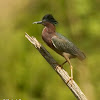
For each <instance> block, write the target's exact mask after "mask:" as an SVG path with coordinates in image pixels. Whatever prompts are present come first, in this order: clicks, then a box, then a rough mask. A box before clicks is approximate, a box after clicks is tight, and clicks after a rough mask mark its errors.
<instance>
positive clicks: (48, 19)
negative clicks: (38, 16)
mask: <svg viewBox="0 0 100 100" xmlns="http://www.w3.org/2000/svg"><path fill="white" fill-rule="evenodd" d="M48 23H51V24H53V25H55V24H57V23H58V22H57V21H56V20H55V19H54V17H53V16H52V15H51V14H47V15H45V16H44V17H43V18H42V21H38V22H33V24H42V25H44V26H46V25H47V24H48Z"/></svg>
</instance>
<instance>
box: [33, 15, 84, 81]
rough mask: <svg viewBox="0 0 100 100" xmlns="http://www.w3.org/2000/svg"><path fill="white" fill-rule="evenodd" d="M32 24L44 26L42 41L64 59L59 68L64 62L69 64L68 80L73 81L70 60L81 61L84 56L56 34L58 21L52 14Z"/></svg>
mask: <svg viewBox="0 0 100 100" xmlns="http://www.w3.org/2000/svg"><path fill="white" fill-rule="evenodd" d="M33 24H42V25H43V26H44V28H43V30H42V39H43V40H44V42H45V43H46V44H47V45H48V46H49V47H50V48H51V49H53V50H54V51H55V52H56V53H58V54H59V55H61V56H62V57H64V58H65V62H64V63H62V64H61V67H63V65H64V64H65V63H66V62H68V63H69V66H70V70H71V77H70V79H69V80H73V66H72V64H71V61H70V59H72V58H78V59H79V60H81V61H82V60H84V59H85V58H86V56H85V54H84V53H83V52H81V51H80V50H79V48H77V47H76V45H75V44H73V43H72V42H71V41H70V40H68V38H67V37H65V36H63V35H61V34H60V33H58V32H56V24H58V21H56V19H55V18H54V17H53V16H52V14H46V15H45V16H43V18H42V21H37V22H33ZM69 80H68V81H69Z"/></svg>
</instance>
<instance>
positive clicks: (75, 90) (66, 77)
mask: <svg viewBox="0 0 100 100" xmlns="http://www.w3.org/2000/svg"><path fill="white" fill-rule="evenodd" d="M25 37H26V38H27V39H28V40H29V41H30V42H31V43H32V44H33V45H34V46H35V47H36V49H37V50H38V51H39V52H40V53H41V55H42V56H43V57H44V58H45V59H46V61H47V62H48V63H49V64H50V65H51V66H52V68H53V69H54V70H55V71H56V72H57V73H58V75H59V76H60V77H61V78H62V80H63V81H64V82H65V84H66V85H67V86H68V87H69V89H70V90H71V91H72V93H73V94H74V95H75V97H76V98H77V99H78V100H87V98H86V96H85V95H84V93H83V92H82V91H81V89H80V88H79V86H78V85H77V84H76V83H75V81H74V80H73V83H72V82H71V81H69V82H68V80H69V75H68V73H67V72H66V71H65V70H64V69H63V68H61V67H60V66H59V64H58V63H57V62H56V61H55V60H54V58H53V57H52V56H51V55H50V53H49V52H48V51H47V50H46V49H45V48H44V47H43V46H42V45H41V44H40V43H39V42H38V41H37V39H36V38H35V37H30V36H29V35H28V34H27V33H25ZM67 82H68V83H67Z"/></svg>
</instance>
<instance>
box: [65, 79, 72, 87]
mask: <svg viewBox="0 0 100 100" xmlns="http://www.w3.org/2000/svg"><path fill="white" fill-rule="evenodd" d="M69 81H71V86H72V84H73V77H69V79H68V80H67V82H66V83H67V84H68V82H69Z"/></svg>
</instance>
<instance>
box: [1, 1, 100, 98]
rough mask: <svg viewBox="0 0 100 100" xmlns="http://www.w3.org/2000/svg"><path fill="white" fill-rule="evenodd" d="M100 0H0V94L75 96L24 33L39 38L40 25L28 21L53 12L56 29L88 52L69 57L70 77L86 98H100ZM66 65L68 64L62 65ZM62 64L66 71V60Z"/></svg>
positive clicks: (5, 96) (24, 96) (13, 96)
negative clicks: (81, 60)
mask: <svg viewBox="0 0 100 100" xmlns="http://www.w3.org/2000/svg"><path fill="white" fill-rule="evenodd" d="M99 5H100V1H99V0H95V1H94V0H91V1H90V0H70V1H68V0H66V1H65V0H58V1H54V0H51V1H49V2H48V1H47V0H42V1H41V0H30V1H28V0H24V1H23V0H22V1H20V0H17V1H13V0H7V1H6V0H3V1H0V7H1V9H0V12H1V14H0V55H1V56H0V100H2V99H6V98H9V99H20V98H21V99H22V100H29V99H30V100H62V99H63V100H66V99H68V100H69V99H70V100H74V99H75V97H74V96H73V94H72V93H71V92H70V90H69V89H68V88H67V87H66V86H65V84H64V83H63V82H62V80H61V79H60V78H59V76H58V75H56V73H55V72H54V71H53V70H52V68H50V67H49V66H50V65H49V64H48V63H47V62H46V61H45V60H44V58H43V57H42V56H41V55H40V54H39V52H38V51H37V50H36V49H35V48H34V47H33V46H32V45H31V44H30V43H29V41H28V40H27V39H26V38H25V36H24V35H25V32H27V33H29V34H30V35H33V36H35V37H36V38H37V39H38V40H39V41H40V42H41V43H42V44H43V45H44V46H45V47H46V48H47V49H48V51H49V52H50V53H51V54H52V55H53V57H54V58H55V59H56V60H57V61H58V62H59V63H60V64H61V63H62V62H63V61H64V58H62V57H60V56H59V55H58V54H56V53H54V51H52V50H51V49H50V48H49V47H47V46H46V44H45V43H44V42H43V40H42V39H41V32H42V28H43V26H41V25H32V22H34V21H38V20H41V19H42V17H43V16H44V15H45V14H47V13H51V14H52V15H54V17H55V18H56V19H57V20H58V22H59V24H58V25H57V32H59V33H62V34H63V35H64V36H66V37H68V38H69V39H70V40H71V41H73V42H74V43H75V44H76V45H77V46H78V47H79V48H80V49H81V50H83V51H84V52H85V54H86V56H87V58H86V60H85V61H83V62H80V61H78V60H77V59H75V60H74V59H73V60H71V62H72V65H73V66H74V79H75V81H76V82H77V83H78V85H79V86H80V87H81V89H82V90H83V92H84V93H85V94H86V96H87V97H88V99H89V100H98V99H99V98H100V95H99V93H100V79H99V77H100V67H99V65H100V61H99V59H100V55H99V52H100V46H99V43H100V28H99V27H100V13H99V11H100V6H99ZM66 66H67V67H66ZM64 68H65V69H66V70H67V71H68V72H69V73H70V68H69V65H68V64H66V65H64Z"/></svg>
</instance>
